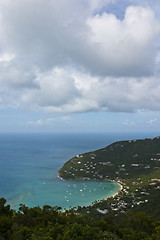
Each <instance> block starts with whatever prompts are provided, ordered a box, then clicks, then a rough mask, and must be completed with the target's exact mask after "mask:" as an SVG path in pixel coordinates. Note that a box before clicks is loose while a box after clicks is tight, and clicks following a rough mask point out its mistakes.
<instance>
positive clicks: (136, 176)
mask: <svg viewBox="0 0 160 240" xmlns="http://www.w3.org/2000/svg"><path fill="white" fill-rule="evenodd" d="M59 175H60V177H62V178H64V179H66V180H91V179H94V180H104V181H109V180H115V181H116V182H119V183H120V184H121V185H122V186H123V190H122V191H121V192H120V193H119V195H117V196H116V197H115V198H109V199H107V200H102V201H100V202H96V203H95V204H94V205H93V206H89V207H83V208H81V207H79V209H78V211H79V212H83V213H89V214H90V215H91V216H93V215H94V216H97V214H99V215H101V214H102V212H103V211H101V210H104V209H105V213H107V214H112V215H117V214H119V213H120V214H121V213H125V212H127V211H129V210H131V211H139V210H143V211H145V212H147V213H148V214H150V215H152V216H154V217H155V218H156V219H159V216H160V212H159V209H160V203H159V201H157V200H158V199H159V197H160V192H159V190H160V137H156V138H154V139H144V140H130V141H120V142H115V143H113V144H111V145H109V146H107V147H105V148H103V149H99V150H96V151H93V152H88V153H84V154H81V155H78V156H76V157H73V158H72V159H71V160H69V161H68V162H66V163H65V164H64V166H63V167H62V168H61V169H60V171H59ZM99 209H100V211H99ZM97 212H98V213H97Z"/></svg>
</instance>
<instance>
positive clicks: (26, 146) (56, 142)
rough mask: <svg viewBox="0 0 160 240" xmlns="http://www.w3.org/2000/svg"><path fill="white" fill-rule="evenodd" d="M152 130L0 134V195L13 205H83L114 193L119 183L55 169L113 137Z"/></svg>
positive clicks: (132, 136) (124, 137)
mask: <svg viewBox="0 0 160 240" xmlns="http://www.w3.org/2000/svg"><path fill="white" fill-rule="evenodd" d="M156 136H158V134H157V135H156V134H155V133H148V134H147V133H72V134H71V133H70V134H69V133H65V134H62V133H59V134H58V133H56V134H54V133H43V134H40V133H39V134H38V133H37V134H35V133H34V134H30V133H25V134H22V133H21V134H15V133H14V134H13V133H12V134H0V197H4V198H6V199H7V203H8V204H10V205H11V207H12V208H13V209H16V210H17V209H18V208H19V205H20V204H21V203H22V204H25V205H26V206H28V207H34V206H40V207H42V206H43V205H45V204H47V205H51V206H60V207H62V208H66V209H68V208H70V207H76V206H87V205H90V204H92V203H93V202H94V201H97V200H101V199H104V198H106V197H108V196H111V195H113V194H115V193H116V192H117V191H118V190H119V185H117V184H116V183H113V182H99V181H63V180H61V179H60V178H59V177H58V169H60V168H61V167H62V166H63V164H64V163H65V162H66V161H68V160H69V159H70V158H72V157H74V156H76V155H77V154H81V153H84V152H88V151H93V150H96V149H99V148H103V147H105V146H107V145H109V144H111V143H113V142H115V141H119V140H129V139H141V138H145V137H156Z"/></svg>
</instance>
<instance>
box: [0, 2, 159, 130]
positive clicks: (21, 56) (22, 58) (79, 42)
mask: <svg viewBox="0 0 160 240" xmlns="http://www.w3.org/2000/svg"><path fill="white" fill-rule="evenodd" d="M159 11H160V3H159V1H158V0H155V1H150V0H142V1H140V0H134V1H133V0H127V1H126V0H123V1H122V0H86V1H83V0H68V1H66V0H59V1H58V2H57V1H55V0H46V1H43V0H32V1H31V0H15V1H14V2H13V1H11V0H7V1H6V0H2V1H1V3H0V132H53V133H54V132H122V131H123V132H133V131H134V132H139V131H140V132H157V135H159V132H160V16H159Z"/></svg>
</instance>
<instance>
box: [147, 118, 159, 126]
mask: <svg viewBox="0 0 160 240" xmlns="http://www.w3.org/2000/svg"><path fill="white" fill-rule="evenodd" d="M157 121H158V119H157V118H154V119H151V120H149V121H148V122H146V125H147V126H152V125H154V124H155V123H156V122H157Z"/></svg>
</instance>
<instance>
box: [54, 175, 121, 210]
mask: <svg viewBox="0 0 160 240" xmlns="http://www.w3.org/2000/svg"><path fill="white" fill-rule="evenodd" d="M57 177H58V178H59V179H60V180H61V181H68V182H69V181H82V180H81V179H70V180H66V179H64V178H62V177H60V174H59V172H58V174H57ZM83 181H96V182H98V181H103V182H114V183H116V184H117V185H119V188H120V189H119V190H118V191H117V192H116V193H114V194H112V195H110V196H108V197H106V198H105V199H104V200H107V199H108V198H115V197H116V196H117V195H118V194H119V193H120V192H121V191H122V190H123V185H122V184H120V183H119V182H116V181H115V180H107V181H105V180H95V179H90V180H83ZM102 200H103V199H102ZM95 201H96V200H95ZM93 205H94V204H90V205H88V206H93Z"/></svg>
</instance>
